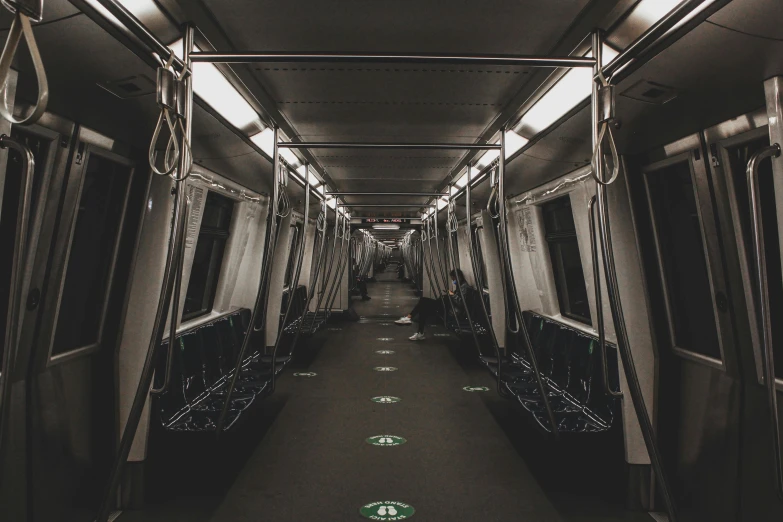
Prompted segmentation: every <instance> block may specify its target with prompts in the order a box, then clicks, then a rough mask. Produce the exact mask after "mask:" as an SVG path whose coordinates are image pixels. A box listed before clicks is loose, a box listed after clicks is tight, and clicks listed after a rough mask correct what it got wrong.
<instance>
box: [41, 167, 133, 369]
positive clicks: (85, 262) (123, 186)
mask: <svg viewBox="0 0 783 522" xmlns="http://www.w3.org/2000/svg"><path fill="white" fill-rule="evenodd" d="M130 176H131V168H130V167H128V166H125V165H121V164H119V163H116V162H114V161H112V160H109V159H107V158H104V157H102V156H99V155H97V154H90V156H89V160H88V162H87V165H86V170H85V173H84V179H83V180H82V186H81V190H80V196H79V200H78V207H77V210H76V212H77V214H76V217H75V223H74V225H73V232H72V236H71V245H70V248H69V251H68V257H67V265H66V269H65V279H64V283H63V290H62V295H61V298H60V304H59V308H58V310H59V312H58V316H57V327H56V330H55V335H54V344H53V346H52V355H58V354H62V353H64V352H67V351H71V350H74V349H77V348H83V347H87V346H92V345H94V344H97V343H98V342H100V335H101V329H102V325H103V319H104V315H105V308H106V304H107V302H108V294H109V288H110V285H111V275H112V273H113V268H114V257H115V251H116V248H117V244H118V240H119V237H120V234H121V228H122V216H123V211H124V208H125V200H126V197H127V191H128V186H129V183H130Z"/></svg>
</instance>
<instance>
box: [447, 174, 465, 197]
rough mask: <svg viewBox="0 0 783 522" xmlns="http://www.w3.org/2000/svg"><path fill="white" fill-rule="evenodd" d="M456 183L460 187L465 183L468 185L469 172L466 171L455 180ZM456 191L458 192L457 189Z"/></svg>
mask: <svg viewBox="0 0 783 522" xmlns="http://www.w3.org/2000/svg"><path fill="white" fill-rule="evenodd" d="M455 183H456V184H457V186H458V187H459V188H462V187H464V186H465V185H467V184H468V173H467V172H465V174H463V175H462V177H461V178H459V179H458V180H457V181H455ZM451 188H452V189H454V187H451ZM454 192H456V190H454ZM454 192H452V194H454Z"/></svg>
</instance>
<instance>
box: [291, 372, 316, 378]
mask: <svg viewBox="0 0 783 522" xmlns="http://www.w3.org/2000/svg"><path fill="white" fill-rule="evenodd" d="M316 375H318V374H317V373H315V372H297V373H295V374H294V377H315V376H316Z"/></svg>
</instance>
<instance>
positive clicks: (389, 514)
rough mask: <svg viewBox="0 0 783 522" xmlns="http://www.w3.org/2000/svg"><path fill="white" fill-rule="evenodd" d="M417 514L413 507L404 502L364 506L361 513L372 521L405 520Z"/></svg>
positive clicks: (387, 502) (383, 502)
mask: <svg viewBox="0 0 783 522" xmlns="http://www.w3.org/2000/svg"><path fill="white" fill-rule="evenodd" d="M415 512H416V510H415V509H413V506H411V505H409V504H405V503H403V502H395V501H393V500H384V501H382V502H373V503H371V504H367V505H365V506H362V508H361V509H360V510H359V513H360V514H361V515H362V516H363V517H364V518H369V519H370V520H405V519H407V518H410V517H412V516H413V514H414V513H415Z"/></svg>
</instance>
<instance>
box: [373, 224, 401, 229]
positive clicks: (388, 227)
mask: <svg viewBox="0 0 783 522" xmlns="http://www.w3.org/2000/svg"><path fill="white" fill-rule="evenodd" d="M372 228H374V229H375V230H399V229H400V225H395V224H393V223H389V224H386V223H380V224H377V225H373V226H372Z"/></svg>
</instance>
